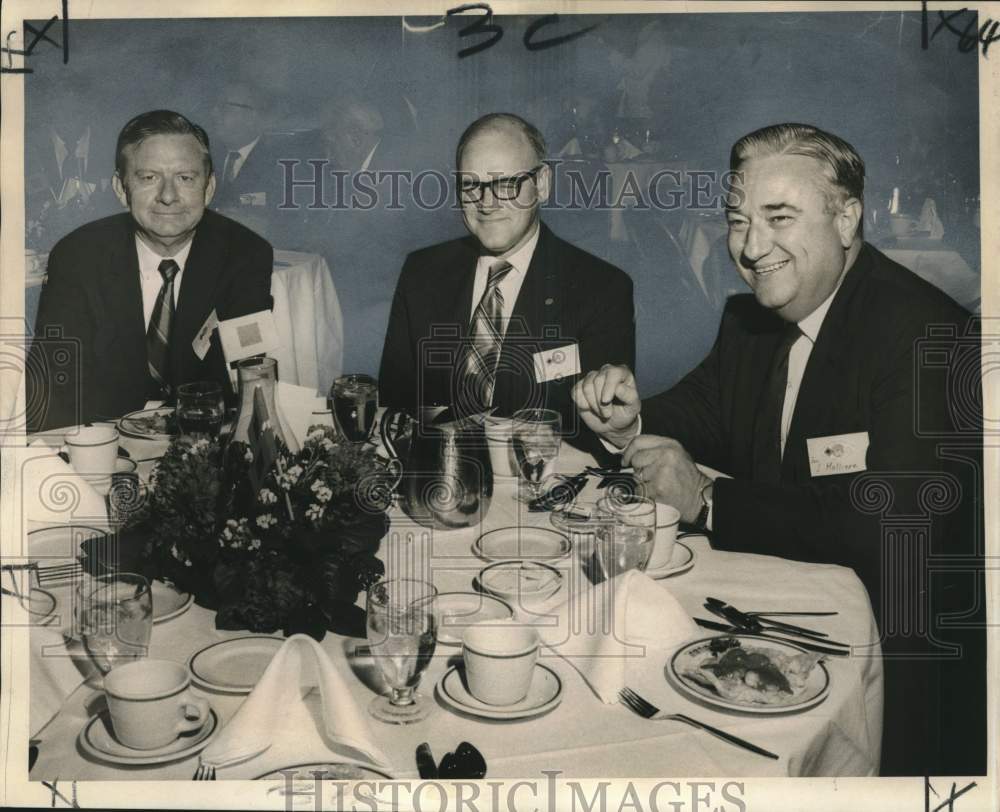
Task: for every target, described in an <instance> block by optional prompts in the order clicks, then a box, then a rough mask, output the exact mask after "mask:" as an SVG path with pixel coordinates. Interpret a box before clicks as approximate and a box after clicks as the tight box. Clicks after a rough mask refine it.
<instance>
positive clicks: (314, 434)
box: [306, 429, 326, 441]
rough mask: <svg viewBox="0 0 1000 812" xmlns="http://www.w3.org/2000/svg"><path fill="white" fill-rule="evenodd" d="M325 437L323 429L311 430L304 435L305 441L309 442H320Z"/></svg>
mask: <svg viewBox="0 0 1000 812" xmlns="http://www.w3.org/2000/svg"><path fill="white" fill-rule="evenodd" d="M325 436H326V432H325V431H323V429H313V430H312V431H310V432H309V433H308V434H307V435H306V441H309V440H321V439H322V438H323V437H325Z"/></svg>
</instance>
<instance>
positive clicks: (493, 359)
mask: <svg viewBox="0 0 1000 812" xmlns="http://www.w3.org/2000/svg"><path fill="white" fill-rule="evenodd" d="M512 270H513V266H512V265H511V264H510V263H509V262H506V261H505V260H500V261H499V262H495V263H494V264H493V265H492V266H490V273H489V277H488V279H487V281H486V290H485V291H483V297H482V298H481V299H480V300H479V304H477V305H476V309H475V311H474V312H473V314H472V323H471V324H470V325H469V328H470V329H469V349H468V352H467V354H466V357H465V363H464V370H465V376H464V381H463V387H462V391H461V392H460V404H459V406H460V410H461V411H466V412H471V413H475V412H480V411H483V410H484V409H487V408H489V406H490V404H491V403H492V402H493V386H494V384H495V383H496V371H497V362H498V361H499V360H500V348H501V346H502V345H503V294H502V293H501V292H500V288H499V285H500V282H502V281H503V279H504V277H505V276H507V274H509V273H510V272H511V271H512Z"/></svg>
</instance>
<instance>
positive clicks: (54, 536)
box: [28, 524, 108, 568]
mask: <svg viewBox="0 0 1000 812" xmlns="http://www.w3.org/2000/svg"><path fill="white" fill-rule="evenodd" d="M106 535H108V531H107V530H102V529H100V528H99V527H91V526H90V525H83V524H75V525H59V526H58V527H42V528H40V529H38V530H32V531H31V532H30V533H28V561H29V562H31V563H33V564H38V566H39V567H42V568H44V567H54V566H62V565H64V564H72V563H74V562H76V561H77V560H79V558H80V556H81V555H82V553H83V551H82V550H81V545H82V544H83V542H84V541H86V540H87V539H90V538H96V537H98V536H106Z"/></svg>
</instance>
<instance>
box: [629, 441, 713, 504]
mask: <svg viewBox="0 0 1000 812" xmlns="http://www.w3.org/2000/svg"><path fill="white" fill-rule="evenodd" d="M622 465H623V466H627V465H631V466H632V469H633V471H634V473H635V478H636V480H637V481H638V482H639V483H640V484H641V485H642V488H643V491H644V493H645V494H646V496H648V497H649V498H651V499H655V500H656V501H657V502H664V503H665V504H668V505H673V506H674V507H675V508H677V509H678V510H679V511H680V512H681V518H682V519H683V520H684V521H685V522H693V521H694V520H695V519H697V518H698V512H699V511H700V510H701V489H702V488H704V487H705V486H706V485H707V484H708V483H709V482H711V481H712V480H711V479H710V478H709V477H707V476H705V475H704V474H703V473H702V472H701V471H699V470H698V468H697V466H695V464H694V460H692V459H691V455H690V454H688V453H687V451H685V450H684V446H682V445H681V444H680V443H678V442H677V441H676V440H671V439H670V438H669V437H657V436H656V435H653V434H640V435H639V436H638V437H636V438H635V439H634V440H632V442H631V443H629V445H628V448H626V449H625V454H624V455H623V456H622Z"/></svg>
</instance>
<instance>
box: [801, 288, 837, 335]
mask: <svg viewBox="0 0 1000 812" xmlns="http://www.w3.org/2000/svg"><path fill="white" fill-rule="evenodd" d="M840 280H841V282H843V281H844V277H843V276H841V278H840ZM838 290H840V283H839V282H838V283H837V287H835V288H834V289H833V293H831V294H830V295H829V296H827V297H826V298H825V299H824V300H823V301H822V302H821V303H820V306H819V307H817V308H816V309H815V310H814V311H813V312H812V313H810V314H809V315H808V316H806V317H805V318H804V319H802V321H800V322H799V330H801V331H802V334H803V335H804V336H805V337H806V338H808V339H809V340H810V341H811V342H812V343H813V344H815V343H816V337H817V336H818V335H819V328H820V327H822V326H823V320H824V319H825V318H826V314H827V312H828V311H829V310H830V305H831V304H833V297H834V296H836V295H837V291H838Z"/></svg>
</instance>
